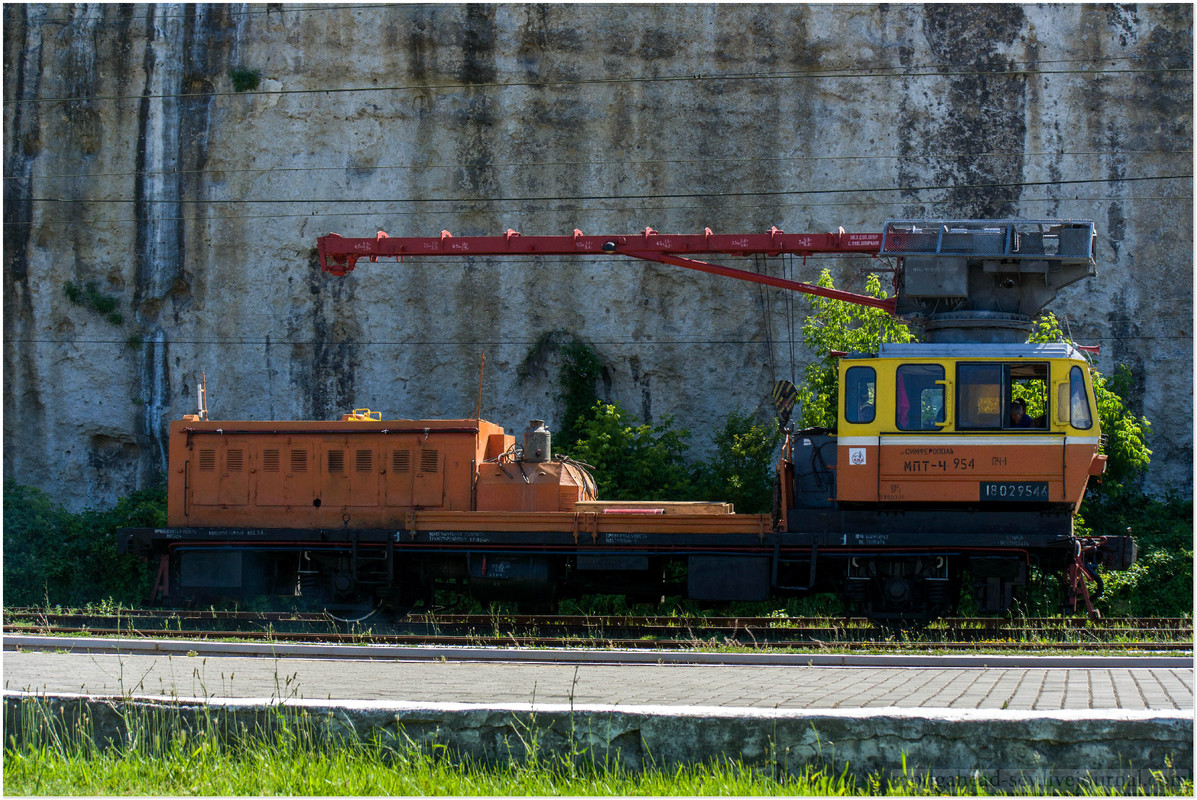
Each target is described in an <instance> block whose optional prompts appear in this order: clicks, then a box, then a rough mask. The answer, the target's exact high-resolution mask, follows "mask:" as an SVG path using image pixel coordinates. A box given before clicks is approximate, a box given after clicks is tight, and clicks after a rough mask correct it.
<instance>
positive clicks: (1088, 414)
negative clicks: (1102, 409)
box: [1068, 367, 1093, 431]
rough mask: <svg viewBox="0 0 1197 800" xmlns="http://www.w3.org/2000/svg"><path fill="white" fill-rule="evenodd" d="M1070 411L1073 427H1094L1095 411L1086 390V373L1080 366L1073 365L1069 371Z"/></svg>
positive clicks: (1085, 428)
mask: <svg viewBox="0 0 1197 800" xmlns="http://www.w3.org/2000/svg"><path fill="white" fill-rule="evenodd" d="M1068 386H1069V395H1070V402H1069V413H1070V414H1071V415H1072V427H1074V428H1079V429H1081V430H1083V431H1084V430H1088V429H1089V428H1092V427H1093V413H1092V411H1090V409H1089V395H1088V394H1087V393H1086V392H1085V375H1084V373H1082V372H1081V368H1080V367H1073V368H1072V369H1071V370H1069V372H1068Z"/></svg>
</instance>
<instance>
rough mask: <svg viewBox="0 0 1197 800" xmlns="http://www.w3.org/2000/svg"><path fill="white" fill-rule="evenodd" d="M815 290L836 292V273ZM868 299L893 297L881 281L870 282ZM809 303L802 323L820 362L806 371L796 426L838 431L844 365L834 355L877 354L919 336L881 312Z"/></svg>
mask: <svg viewBox="0 0 1197 800" xmlns="http://www.w3.org/2000/svg"><path fill="white" fill-rule="evenodd" d="M816 285H818V286H822V287H824V288H826V289H833V288H835V284H834V281H833V280H832V278H831V272H829V271H828V270H823V273H822V274H821V275H820V276H819V280H818V281H816ZM865 293H866V294H868V295H869V296H871V297H877V298H885V297H887V296H888V295H887V294H886V292H885V291H884V290H883V289H882V288H881V279H880V278H878V277H877V276H876V275H870V276H869V277H868V280H867V281H866V283H865ZM809 300H810V304H811V307H812V311H813V313H811V314H810V315H808V316H807V318H806V320H805V321H804V322H803V323H802V342H803V344H805V345H806V347H807V348H808V349H809V350H810V351H811V352H812V353H814V354H815V355H816V356H818V359H817V360H815V361H812V362H811V363H810V364H807V366H806V368H805V369H804V370H803V373H802V385H801V386H799V387H798V402H799V403H800V404H801V410H800V411H799V413H798V417H797V422H798V425H799V427H803V428H834V427H835V426H836V398H837V397H838V396H839V364H838V357H837V356H835V355H833V353H835V352H837V351H838V352H843V353H876V352H877V351H878V349H879V348H880V346H881V344H882V342H912V341H914V335H913V334H912V333H911V332H910V329H909V328H908V327H906V325H905V323H903V322H901V321H900V320H898V319H896V318H895V317H893V316H892V315H890V314H887V313H886V312H884V311H882V310H881V309H879V308H869V307H868V306H859V305H856V304H855V303H849V302H847V301H845V300H833V299H831V298H827V297H818V296H815V295H811V296H810V297H809Z"/></svg>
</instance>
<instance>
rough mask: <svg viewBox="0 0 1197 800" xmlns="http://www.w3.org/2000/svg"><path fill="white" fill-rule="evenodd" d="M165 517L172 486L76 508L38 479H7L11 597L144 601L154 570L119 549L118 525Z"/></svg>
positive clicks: (147, 523) (22, 600)
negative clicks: (108, 504)
mask: <svg viewBox="0 0 1197 800" xmlns="http://www.w3.org/2000/svg"><path fill="white" fill-rule="evenodd" d="M165 523H166V487H165V486H162V487H157V488H154V489H147V490H143V491H139V492H135V493H133V494H131V495H129V496H128V497H124V498H121V499H120V500H119V501H118V502H117V504H116V505H115V506H114V507H113V508H111V509H108V510H106V511H95V510H90V509H89V510H86V511H82V512H79V513H77V514H73V513H71V512H69V511H67V510H65V509H64V508H63V507H62V506H61V505H60V504H58V503H55V502H54V501H53V500H52V499H51V498H50V496H49V495H47V494H46V493H45V492H43V491H42V490H40V489H36V488H33V487H31V486H22V485H20V484H17V483H14V482H11V481H5V484H4V601H5V603H6V604H8V605H11V606H22V605H35V604H49V605H63V606H79V605H85V604H88V603H98V602H102V601H113V602H117V603H124V604H135V603H141V602H142V601H143V600H144V599H145V597H146V595H147V594H148V593H149V587H150V583H151V575H150V571H149V568H148V567H147V566H146V565H145V564H143V563H142V562H141V561H140V560H138V559H136V558H132V557H130V556H127V555H120V554H118V553H117V551H116V541H117V540H116V530H117V528H123V527H155V526H160V525H164V524H165Z"/></svg>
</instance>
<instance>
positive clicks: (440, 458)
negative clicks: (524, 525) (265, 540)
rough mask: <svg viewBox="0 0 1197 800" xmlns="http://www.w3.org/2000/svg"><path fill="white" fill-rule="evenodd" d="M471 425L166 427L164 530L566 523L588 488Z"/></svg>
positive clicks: (572, 472)
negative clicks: (467, 520) (418, 520)
mask: <svg viewBox="0 0 1197 800" xmlns="http://www.w3.org/2000/svg"><path fill="white" fill-rule="evenodd" d="M514 446H515V437H514V436H511V435H509V434H506V433H504V431H503V428H502V427H500V426H498V425H495V424H494V423H491V422H487V421H486V420H481V419H462V420H379V419H368V420H360V419H358V418H355V417H354V416H353V415H345V417H344V418H342V420H341V421H339V422H277V421H230V420H221V421H210V420H201V419H200V418H199V417H198V416H186V417H184V418H183V419H182V420H179V421H175V422H173V423H172V424H171V433H170V466H171V470H170V480H169V492H170V497H169V502H168V508H169V511H168V524H169V525H171V526H174V527H194V526H205V525H209V526H220V527H251V528H297V527H299V528H342V527H347V528H354V529H361V528H398V527H403V526H404V525H405V523H406V522H408V521H409V519H408V516H407V515H409V514H410V513H411V512H417V511H450V512H458V511H493V512H571V511H573V510H574V507H575V506H576V504H577V503H578V502H580V501H592V500H594V499H595V484H594V479H593V478H592V477H591V476H590V475H589V473H587V472H586V470H584V469H583V468H582V467H580V466H578V465H577V464H575V463H571V462H569V461H566V460H556V461H544V462H524V461H517V460H515V459H514V458H513V457H512V454H513V453H514Z"/></svg>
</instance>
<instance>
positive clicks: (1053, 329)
mask: <svg viewBox="0 0 1197 800" xmlns="http://www.w3.org/2000/svg"><path fill="white" fill-rule="evenodd" d="M1030 340H1031V341H1032V342H1037V343H1048V342H1064V341H1067V339H1066V338H1065V337H1064V332H1063V330H1062V329H1061V327H1060V322H1059V320H1058V319H1056V316H1055V315H1054V314H1050V313H1049V314H1044V315H1043V316H1042V317H1040V318H1039V319H1038V320H1037V321H1036V325H1035V330H1034V331H1033V332H1032V334H1031V339H1030ZM1090 372H1091V373H1092V375H1093V395H1094V398H1095V399H1096V401H1097V417H1098V421H1099V423H1100V425H1101V433H1102V438H1103V443H1102V452H1103V453H1105V454H1106V457H1107V461H1106V471H1105V475H1103V476H1102V480H1101V483H1099V484H1097V485H1096V486H1093V487H1091V488H1090V490H1089V493H1088V496H1087V498H1086V503H1087V507H1090V506H1092V505H1094V504H1100V503H1105V502H1108V501H1111V500H1115V499H1117V498H1120V497H1125V496H1127V495H1128V494H1131V493H1139V492H1140V491H1141V488H1142V485H1143V479H1144V477H1145V476H1146V474H1147V468H1148V466H1149V465H1150V464H1151V450H1150V449H1149V448H1148V447H1147V437H1148V436H1149V435H1150V433H1151V423H1150V422H1149V421H1148V420H1147V418H1146V417H1144V416H1140V415H1138V414H1135V413H1134V412H1132V411H1131V410H1130V409H1129V408H1127V405H1126V401H1125V400H1123V397H1124V396H1125V395H1126V394H1127V393H1129V391H1130V389H1131V386H1132V382H1133V380H1134V379H1133V377H1132V376H1131V372H1130V370H1129V369H1127V367H1126V366H1125V365H1123V364H1119V365H1118V366H1117V367H1115V369H1114V374H1113V375H1112V376H1109V377H1107V376H1105V375H1103V374H1101V373H1100V372H1098V371H1097V370H1095V369H1092V370H1090Z"/></svg>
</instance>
